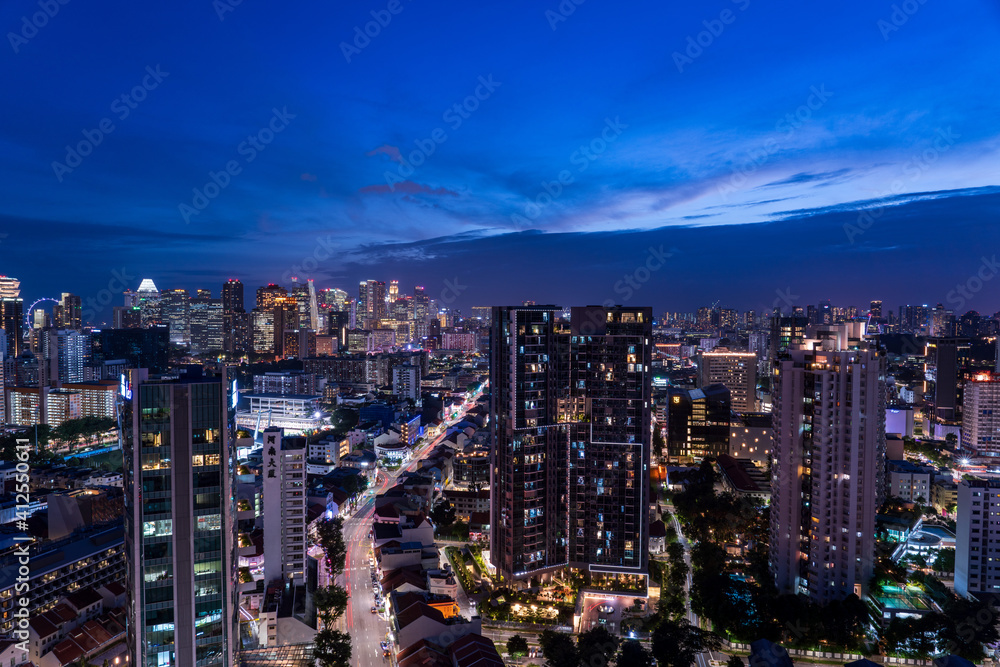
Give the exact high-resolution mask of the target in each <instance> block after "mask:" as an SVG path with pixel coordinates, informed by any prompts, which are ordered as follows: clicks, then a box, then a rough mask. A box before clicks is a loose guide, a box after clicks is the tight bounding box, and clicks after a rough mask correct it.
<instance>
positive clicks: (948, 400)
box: [924, 337, 969, 421]
mask: <svg viewBox="0 0 1000 667" xmlns="http://www.w3.org/2000/svg"><path fill="white" fill-rule="evenodd" d="M968 351H969V339H968V338H954V337H949V338H930V339H928V341H927V349H926V352H925V356H926V357H927V362H928V364H929V365H930V366H932V367H933V368H928V369H926V370H925V371H924V374H925V375H927V374H930V375H931V377H933V379H934V416H935V417H936V418H937V419H940V420H943V421H955V420H957V419H958V416H959V415H958V404H959V389H960V388H961V386H960V384H959V371H960V369H961V368H962V365H963V361H964V359H965V357H966V356H967V355H968Z"/></svg>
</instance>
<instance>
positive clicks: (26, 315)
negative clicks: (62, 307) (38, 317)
mask: <svg viewBox="0 0 1000 667" xmlns="http://www.w3.org/2000/svg"><path fill="white" fill-rule="evenodd" d="M45 301H51V302H52V303H54V304H57V305H58V304H59V299H50V298H49V297H47V296H46V297H42V298H41V299H38V300H36V301H35V302H34V303H33V304H31V305H30V306H28V309H27V310H26V311H24V330H25V331H29V330H30V329H31V314H32V313H33V312H35V306H37V305H38V304H40V303H43V302H45Z"/></svg>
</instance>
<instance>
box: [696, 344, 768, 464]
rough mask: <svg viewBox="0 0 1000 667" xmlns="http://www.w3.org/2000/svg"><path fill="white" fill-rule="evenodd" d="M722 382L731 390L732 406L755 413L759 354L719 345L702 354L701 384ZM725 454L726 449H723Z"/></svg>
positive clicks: (699, 360)
mask: <svg viewBox="0 0 1000 667" xmlns="http://www.w3.org/2000/svg"><path fill="white" fill-rule="evenodd" d="M712 384H722V385H725V386H726V388H727V389H729V396H730V400H731V402H732V409H733V410H734V411H736V412H755V411H756V409H757V355H756V354H755V353H753V352H734V351H731V350H729V349H727V348H724V347H721V348H718V347H717V348H715V349H714V350H712V351H711V352H699V353H698V386H699V387H707V386H709V385H712ZM723 453H725V452H723Z"/></svg>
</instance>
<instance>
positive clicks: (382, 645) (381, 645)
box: [379, 641, 389, 651]
mask: <svg viewBox="0 0 1000 667" xmlns="http://www.w3.org/2000/svg"><path fill="white" fill-rule="evenodd" d="M379 646H380V647H382V650H383V651H388V650H389V642H385V641H384V642H380V643H379Z"/></svg>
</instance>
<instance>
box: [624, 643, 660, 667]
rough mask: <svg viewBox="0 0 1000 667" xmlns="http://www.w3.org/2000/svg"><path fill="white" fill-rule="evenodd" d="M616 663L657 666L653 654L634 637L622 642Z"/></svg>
mask: <svg viewBox="0 0 1000 667" xmlns="http://www.w3.org/2000/svg"><path fill="white" fill-rule="evenodd" d="M616 664H617V667H656V661H655V660H653V654H652V653H650V652H649V651H647V650H646V647H645V646H643V645H642V644H640V643H639V642H637V641H636V640H634V639H627V640H625V641H623V642H622V647H621V650H619V651H618V661H617V663H616Z"/></svg>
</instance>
